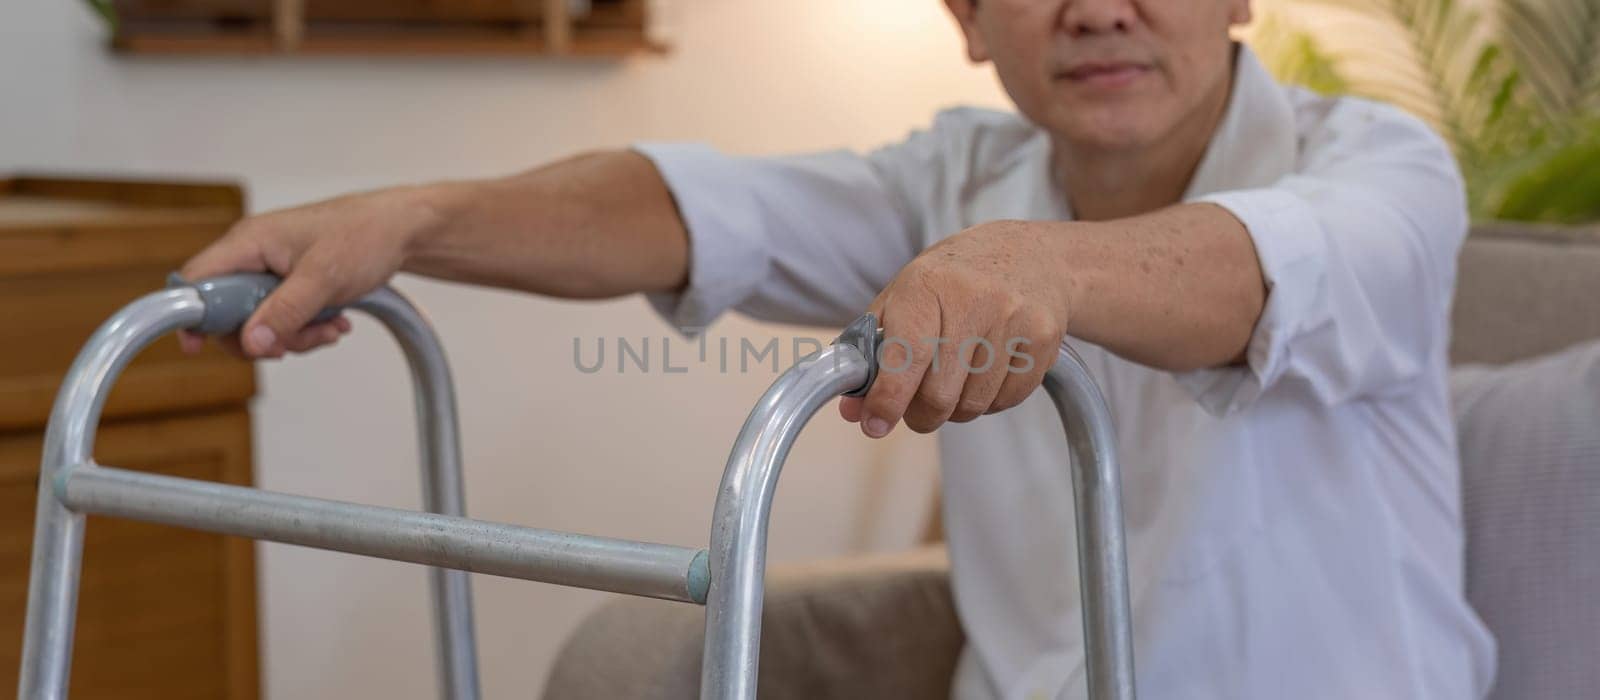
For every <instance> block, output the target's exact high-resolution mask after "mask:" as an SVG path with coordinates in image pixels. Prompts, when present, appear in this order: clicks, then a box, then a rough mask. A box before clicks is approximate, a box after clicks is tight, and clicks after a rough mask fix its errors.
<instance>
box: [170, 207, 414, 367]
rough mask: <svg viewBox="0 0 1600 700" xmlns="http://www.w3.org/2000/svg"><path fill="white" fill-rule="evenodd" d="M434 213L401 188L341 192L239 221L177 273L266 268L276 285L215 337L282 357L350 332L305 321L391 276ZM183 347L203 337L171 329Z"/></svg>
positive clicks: (239, 348) (238, 350) (233, 346)
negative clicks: (235, 325)
mask: <svg viewBox="0 0 1600 700" xmlns="http://www.w3.org/2000/svg"><path fill="white" fill-rule="evenodd" d="M434 218H435V214H434V212H433V211H432V210H431V209H429V208H428V207H426V206H425V205H424V204H423V203H422V202H421V201H420V200H419V199H417V198H416V197H414V196H413V193H412V190H410V189H405V188H397V189H389V190H379V191H376V192H370V193H366V194H357V195H349V196H345V197H339V198H337V199H331V200H327V201H324V202H318V203H315V204H309V205H306V206H302V207H296V208H293V209H283V210H279V211H275V212H269V213H266V214H262V215H259V216H254V217H250V218H247V219H244V220H242V221H240V222H238V223H237V224H235V225H234V226H233V228H232V229H230V230H229V231H228V233H227V235H225V236H223V237H222V238H221V239H219V240H218V241H217V242H216V243H213V244H212V245H211V246H210V247H208V248H206V249H205V250H204V251H201V252H200V253H199V254H198V255H196V256H195V257H194V258H192V259H190V260H189V262H188V263H186V264H185V265H184V266H183V269H182V270H181V271H180V274H182V275H183V277H184V279H188V280H198V279H202V278H205V277H212V276H216V275H223V274H228V273H232V272H262V271H266V272H272V273H276V274H277V275H279V276H281V277H283V283H282V284H280V285H279V286H278V288H277V289H276V290H274V291H273V292H272V294H270V295H268V296H267V298H266V299H265V300H263V301H262V302H261V306H260V308H258V309H256V312H255V313H254V314H252V315H251V316H250V318H249V320H247V321H246V322H245V324H244V326H243V327H242V328H241V329H240V332H239V333H238V334H235V335H232V336H228V337H225V338H222V339H221V341H222V344H223V346H224V347H225V348H227V349H228V350H230V351H231V352H233V353H235V354H238V355H241V356H244V357H268V358H276V357H282V356H283V354H284V353H285V352H308V351H310V350H313V349H315V348H318V347H321V346H324V345H329V344H332V343H334V342H336V341H338V339H339V337H340V336H342V335H344V334H345V333H348V332H350V321H349V319H346V318H345V317H343V316H339V317H336V318H334V319H332V320H329V321H325V322H322V323H316V324H310V325H308V324H309V323H310V321H311V319H312V317H314V316H316V315H317V313H318V312H320V311H321V310H322V309H323V308H324V307H327V306H330V305H335V304H344V303H348V302H351V301H354V300H356V299H358V298H360V297H361V296H362V295H364V294H366V293H367V292H370V291H372V290H373V289H376V288H378V287H379V286H381V285H383V284H384V283H385V282H387V281H388V280H389V278H390V277H393V276H394V274H395V272H397V271H398V270H399V269H400V266H401V265H402V264H403V263H404V261H405V254H406V250H407V247H408V246H409V244H410V241H411V240H412V239H413V237H414V236H415V235H416V234H417V232H418V231H420V230H421V229H422V227H424V226H427V225H431V223H432V220H433V219H434ZM179 342H180V343H181V344H182V346H183V349H184V351H185V352H197V351H198V350H199V349H200V347H201V346H202V345H203V344H204V338H203V337H201V336H199V335H196V334H194V333H189V332H187V331H185V332H182V333H180V334H179Z"/></svg>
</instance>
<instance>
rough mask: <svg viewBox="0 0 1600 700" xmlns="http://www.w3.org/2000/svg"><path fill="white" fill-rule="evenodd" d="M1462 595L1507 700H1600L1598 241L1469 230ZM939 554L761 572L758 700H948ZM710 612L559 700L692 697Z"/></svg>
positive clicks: (1571, 232)
mask: <svg viewBox="0 0 1600 700" xmlns="http://www.w3.org/2000/svg"><path fill="white" fill-rule="evenodd" d="M1452 324H1453V329H1452V341H1451V359H1452V362H1453V363H1454V365H1455V366H1454V368H1453V369H1452V376H1451V389H1452V402H1453V404H1454V411H1455V417H1456V422H1457V429H1458V432H1459V434H1460V439H1461V451H1462V462H1463V465H1462V482H1463V483H1462V503H1463V515H1464V518H1465V521H1466V522H1465V525H1466V532H1467V552H1466V561H1465V566H1466V569H1465V571H1466V585H1467V594H1468V597H1469V599H1470V600H1471V601H1472V604H1473V606H1474V608H1475V609H1476V610H1477V611H1478V613H1479V615H1480V616H1481V617H1482V618H1483V620H1484V621H1485V623H1486V624H1488V626H1489V627H1490V629H1491V630H1492V631H1493V632H1494V634H1495V637H1496V640H1497V643H1498V649H1499V659H1498V666H1497V674H1496V682H1495V685H1494V689H1493V691H1492V693H1491V695H1490V697H1491V698H1493V699H1494V700H1575V699H1577V698H1587V697H1594V694H1595V693H1596V692H1600V663H1596V661H1597V660H1600V599H1597V597H1596V596H1597V595H1600V342H1595V339H1597V338H1600V229H1593V230H1584V229H1565V228H1551V227H1537V226H1526V225H1493V226H1479V227H1476V228H1475V229H1474V230H1473V232H1472V233H1471V235H1470V236H1469V237H1468V240H1467V242H1466V244H1465V246H1464V247H1463V250H1462V253H1461V258H1460V274H1459V278H1458V285H1457V292H1456V297H1455V305H1454V311H1453V318H1452ZM948 567H949V563H948V560H947V558H946V557H945V555H944V552H943V550H942V548H940V547H939V546H937V545H931V546H926V547H924V548H921V549H917V550H913V551H909V552H903V553H897V554H892V555H879V556H870V557H857V558H849V559H841V560H836V561H826V562H820V563H814V564H806V565H800V566H776V567H774V568H773V570H772V571H770V572H769V574H768V580H767V596H766V604H765V609H764V613H763V622H762V635H761V638H762V645H761V663H760V675H759V679H758V693H759V696H760V697H761V698H762V699H763V700H790V699H794V700H800V699H805V700H823V699H829V698H943V697H948V695H949V685H950V680H951V676H952V674H953V672H954V668H955V663H956V657H957V655H958V653H959V651H960V649H961V646H962V643H963V637H962V632H961V627H960V624H959V623H958V621H957V619H956V614H955V608H954V605H953V603H952V600H951V597H950V584H949V579H948ZM703 620H704V611H703V609H701V608H700V607H698V606H692V605H686V604H681V603H670V602H662V601H655V600H647V599H638V598H618V599H616V600H614V601H610V602H608V603H607V604H605V605H604V606H602V607H601V608H600V609H598V610H597V611H595V612H594V613H592V614H591V615H589V616H588V617H587V618H586V619H585V620H584V621H583V622H582V623H581V625H580V627H579V628H578V629H577V631H576V632H575V633H574V634H573V635H572V637H571V638H570V639H569V640H568V641H567V643H566V644H565V646H564V648H563V649H562V651H561V652H560V654H559V656H558V657H557V659H556V661H555V663H554V666H553V667H552V669H551V673H550V675H549V680H548V684H547V686H546V688H545V690H544V698H545V699H546V700H575V699H579V698H582V699H589V698H608V699H612V700H631V699H639V700H644V699H649V700H669V699H671V700H681V699H684V698H695V697H698V696H699V692H698V687H699V673H700V646H701V642H702V640H703V630H702V624H703Z"/></svg>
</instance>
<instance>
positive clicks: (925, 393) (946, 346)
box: [905, 328, 971, 433]
mask: <svg viewBox="0 0 1600 700" xmlns="http://www.w3.org/2000/svg"><path fill="white" fill-rule="evenodd" d="M940 334H941V335H942V336H943V337H941V338H938V339H935V342H934V348H933V357H934V361H933V362H932V364H930V365H929V366H928V371H927V373H926V374H923V375H922V384H921V385H920V386H918V387H917V393H916V395H915V396H913V397H911V404H910V405H908V406H906V416H905V421H906V427H907V428H910V429H912V430H915V431H917V432H919V433H931V432H933V431H935V430H938V429H939V426H941V425H944V422H945V421H946V420H948V419H949V418H950V414H951V413H953V412H955V410H956V402H957V401H959V400H961V393H962V387H963V386H964V385H965V384H966V382H967V378H968V375H967V367H968V366H969V365H970V364H971V357H970V352H968V351H970V350H971V346H970V345H968V346H963V345H962V343H961V342H960V341H959V339H960V338H963V337H965V336H964V335H962V334H960V333H958V332H952V331H951V329H949V328H941V329H940Z"/></svg>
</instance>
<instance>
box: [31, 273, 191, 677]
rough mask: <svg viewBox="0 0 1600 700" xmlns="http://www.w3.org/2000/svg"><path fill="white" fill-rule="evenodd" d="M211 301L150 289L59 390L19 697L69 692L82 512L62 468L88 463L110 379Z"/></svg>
mask: <svg viewBox="0 0 1600 700" xmlns="http://www.w3.org/2000/svg"><path fill="white" fill-rule="evenodd" d="M204 314H205V305H204V304H202V303H201V301H200V295H199V294H197V293H195V291H194V290H192V289H169V290H166V291H162V292H156V293H154V294H150V295H147V296H145V297H143V298H141V299H139V300H138V301H135V302H133V303H132V304H129V305H128V306H126V307H124V308H123V309H122V310H121V311H118V312H117V313H116V314H115V315H113V316H112V317H111V318H110V319H107V320H106V322H105V323H103V324H101V326H100V328H99V329H98V330H96V331H95V332H94V335H93V336H90V338H89V342H88V344H86V345H85V346H84V348H83V350H82V351H81V352H79V353H78V358H77V359H76V360H74V361H73V363H72V367H71V368H70V369H68V370H67V377H66V381H65V383H64V384H63V385H62V387H61V392H60V393H58V394H56V403H55V406H54V407H53V408H52V409H51V411H50V424H49V427H48V428H46V429H45V435H44V458H43V459H42V460H41V461H40V463H39V506H38V510H37V511H36V512H35V515H34V520H33V560H32V563H31V565H30V567H29V571H28V613H27V618H26V621H25V622H24V623H23V633H22V669H21V674H20V677H19V678H18V679H17V697H18V698H22V699H24V700H46V699H48V700H59V699H61V698H65V697H66V696H67V679H68V675H69V672H70V671H71V669H72V631H73V622H74V620H75V619H76V617H77V612H78V574H79V572H80V570H81V567H80V565H81V563H82V560H83V514H82V513H74V512H72V511H70V510H67V508H66V506H64V505H62V503H61V502H60V501H59V500H57V499H56V494H55V480H56V476H57V473H58V472H59V471H60V470H62V469H65V468H69V467H71V466H73V465H77V464H83V463H87V462H88V461H89V458H90V454H91V451H92V450H93V448H94V434H95V428H96V427H97V426H98V425H99V423H100V410H101V409H102V408H103V407H104V406H105V402H106V396H107V395H108V394H110V393H111V392H110V389H111V382H112V380H113V379H115V378H116V376H117V374H118V373H120V372H121V371H122V368H123V367H126V366H127V364H128V361H129V360H131V359H133V356H134V355H136V354H138V352H139V350H141V349H143V348H144V346H146V345H148V344H150V341H152V340H155V339H156V338H158V337H160V336H163V335H166V334H167V333H171V332H172V331H175V330H178V329H179V328H186V327H189V326H192V325H194V324H196V323H199V322H200V319H201V317H202V316H204Z"/></svg>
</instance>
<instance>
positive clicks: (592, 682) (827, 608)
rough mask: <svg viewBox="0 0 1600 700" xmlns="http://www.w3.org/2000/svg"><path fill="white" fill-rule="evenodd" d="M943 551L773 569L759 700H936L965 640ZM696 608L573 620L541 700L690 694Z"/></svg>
mask: <svg viewBox="0 0 1600 700" xmlns="http://www.w3.org/2000/svg"><path fill="white" fill-rule="evenodd" d="M949 573H950V570H949V560H948V559H947V558H946V557H945V554H944V550H943V548H928V549H922V550H916V551H912V552H905V553H897V554H892V555H878V556H870V557H853V558H849V559H838V560H830V561H826V562H820V563H815V564H805V565H791V566H777V567H773V569H772V571H771V572H770V573H769V574H768V576H767V593H766V598H765V604H764V607H763V614H762V623H761V658H760V677H759V678H758V679H757V684H756V685H757V695H758V697H760V698H762V700H830V699H838V700H845V699H846V698H937V697H946V696H948V695H949V692H950V678H951V676H952V674H954V672H955V664H956V658H957V656H958V655H959V654H960V651H961V645H962V644H963V642H964V641H965V638H964V637H963V636H962V634H961V628H960V625H959V624H958V623H957V620H956V613H955V605H954V603H953V602H952V600H951V597H950V581H949ZM704 624H705V609H704V608H702V607H700V606H696V605H687V604H683V603H670V602H664V601H659V600H649V599H643V598H619V599H617V600H615V601H612V602H609V603H607V604H606V605H605V606H604V607H602V608H601V609H600V610H599V611H597V612H596V613H594V614H593V615H590V616H589V617H588V618H587V619H585V620H584V622H583V624H582V626H581V627H579V629H578V631H577V632H576V633H575V634H574V635H573V636H572V638H571V639H569V640H568V641H567V644H566V646H565V647H564V648H563V649H562V651H561V654H560V656H559V657H557V659H556V663H555V666H554V667H553V669H552V672H551V675H550V679H549V681H548V683H547V685H546V686H545V693H544V698H545V700H589V699H592V698H607V699H608V700H645V699H649V700H692V699H693V698H698V697H700V691H699V688H700V650H701V646H702V644H703V643H704V641H705V630H704Z"/></svg>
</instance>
